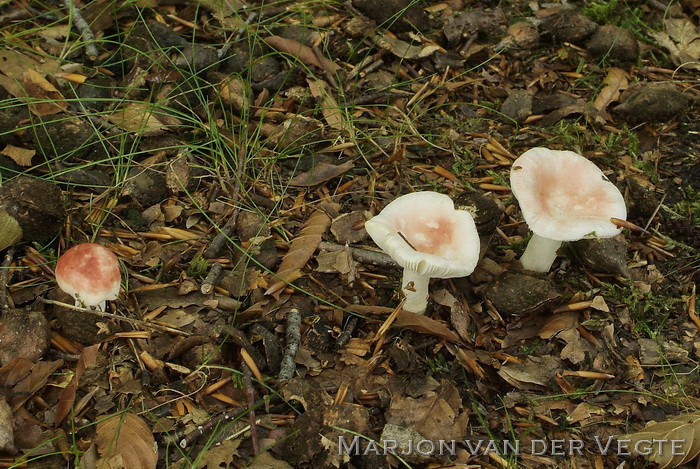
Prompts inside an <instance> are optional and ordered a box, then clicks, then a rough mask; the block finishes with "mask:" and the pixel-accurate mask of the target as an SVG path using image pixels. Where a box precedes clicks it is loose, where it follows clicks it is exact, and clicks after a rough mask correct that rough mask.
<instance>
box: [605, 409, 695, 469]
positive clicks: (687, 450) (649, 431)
mask: <svg viewBox="0 0 700 469" xmlns="http://www.w3.org/2000/svg"><path fill="white" fill-rule="evenodd" d="M617 440H618V442H620V443H623V442H624V443H627V441H628V440H629V444H628V445H627V446H628V448H629V449H630V450H631V451H633V452H634V453H637V454H640V455H642V456H644V455H645V454H644V453H645V452H647V451H649V450H650V452H649V454H648V455H646V456H647V457H648V458H649V459H650V460H651V461H653V462H655V463H656V464H658V465H659V467H660V468H662V469H664V468H667V467H679V466H681V465H683V464H685V463H687V462H690V461H692V460H693V459H695V458H696V457H697V456H698V455H700V412H694V413H692V414H683V415H679V416H677V417H674V418H672V419H670V420H667V421H665V422H659V423H654V424H651V425H648V426H647V427H645V428H644V429H643V430H641V431H639V432H637V433H632V434H629V435H623V436H620V437H618V439H617ZM651 441H654V444H651V443H650V442H651ZM674 444H675V445H676V446H675V447H674V446H672V445H674Z"/></svg>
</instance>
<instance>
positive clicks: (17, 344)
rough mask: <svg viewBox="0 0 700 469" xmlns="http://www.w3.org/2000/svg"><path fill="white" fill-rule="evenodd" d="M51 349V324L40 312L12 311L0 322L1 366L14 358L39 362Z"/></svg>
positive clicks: (4, 315)
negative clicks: (49, 348)
mask: <svg viewBox="0 0 700 469" xmlns="http://www.w3.org/2000/svg"><path fill="white" fill-rule="evenodd" d="M48 347H49V323H48V322H47V321H46V318H45V317H44V315H43V314H42V313H40V312H39V311H27V310H24V309H11V310H10V311H9V312H8V313H6V314H3V316H2V321H0V366H3V365H5V364H6V363H7V362H9V361H10V360H12V359H13V358H25V359H27V360H31V361H33V362H36V361H39V359H40V358H41V357H43V356H44V353H45V352H46V350H47V349H48Z"/></svg>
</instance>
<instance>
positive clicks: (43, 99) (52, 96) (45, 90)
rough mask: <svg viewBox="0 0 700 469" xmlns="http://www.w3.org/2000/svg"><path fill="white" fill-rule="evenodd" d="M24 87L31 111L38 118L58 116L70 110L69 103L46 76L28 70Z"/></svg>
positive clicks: (24, 76) (23, 80)
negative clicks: (51, 115)
mask: <svg viewBox="0 0 700 469" xmlns="http://www.w3.org/2000/svg"><path fill="white" fill-rule="evenodd" d="M22 78H23V79H22V85H23V86H24V91H25V92H26V93H27V97H28V98H30V101H29V103H28V105H29V110H30V111H32V113H33V114H35V115H37V116H46V115H50V114H57V113H59V112H63V111H65V110H66V109H68V102H67V101H66V99H65V98H64V97H63V95H62V94H61V92H60V91H58V89H56V87H55V86H53V85H52V84H51V83H49V81H48V80H47V79H46V78H44V75H42V74H41V73H39V72H37V71H36V70H34V69H31V68H30V69H27V71H25V72H24V75H23V77H22Z"/></svg>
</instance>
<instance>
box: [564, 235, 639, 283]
mask: <svg viewBox="0 0 700 469" xmlns="http://www.w3.org/2000/svg"><path fill="white" fill-rule="evenodd" d="M571 246H572V248H573V250H574V252H575V253H576V257H577V258H578V259H579V261H580V262H581V263H582V264H583V265H584V266H586V267H587V268H588V269H590V270H592V271H593V272H602V273H606V274H615V275H622V276H624V277H629V276H630V272H629V270H627V240H626V239H625V237H624V236H622V235H617V236H615V237H614V238H606V239H581V240H579V241H575V242H573V243H571Z"/></svg>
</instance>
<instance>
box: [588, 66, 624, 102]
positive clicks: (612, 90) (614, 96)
mask: <svg viewBox="0 0 700 469" xmlns="http://www.w3.org/2000/svg"><path fill="white" fill-rule="evenodd" d="M625 89H627V73H626V72H625V71H624V70H622V69H620V68H616V67H610V68H609V69H608V76H607V77H605V87H604V88H603V89H602V90H600V93H599V94H598V96H597V97H596V98H595V102H594V103H593V106H594V107H595V108H596V109H597V110H599V111H604V110H605V108H607V107H608V105H609V104H610V103H612V102H613V101H617V100H618V99H620V93H621V92H622V91H624V90H625Z"/></svg>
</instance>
